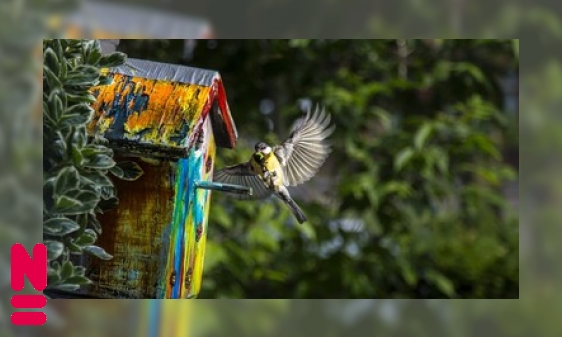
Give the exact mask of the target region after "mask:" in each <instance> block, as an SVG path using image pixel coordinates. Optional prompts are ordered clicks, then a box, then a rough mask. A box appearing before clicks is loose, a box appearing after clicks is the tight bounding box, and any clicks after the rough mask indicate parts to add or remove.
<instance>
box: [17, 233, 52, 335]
mask: <svg viewBox="0 0 562 337" xmlns="http://www.w3.org/2000/svg"><path fill="white" fill-rule="evenodd" d="M10 263H11V286H12V290H13V291H16V292H19V291H22V290H23V288H24V278H25V276H27V279H28V280H29V282H30V283H31V285H32V286H33V288H34V289H35V290H37V291H39V292H42V291H43V290H45V288H47V247H46V246H45V245H44V244H42V243H38V244H36V245H35V246H34V247H33V257H31V256H29V254H27V251H26V250H25V247H24V246H23V245H22V244H19V243H16V244H15V245H13V246H12V249H11V254H10ZM46 304H47V298H46V297H45V296H43V294H37V295H14V296H13V297H12V307H14V308H16V309H31V308H33V309H40V308H43V307H45V305H46ZM45 322H47V315H45V313H44V312H42V311H18V312H14V313H13V314H12V324H14V325H43V324H45Z"/></svg>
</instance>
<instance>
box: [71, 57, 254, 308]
mask: <svg viewBox="0 0 562 337" xmlns="http://www.w3.org/2000/svg"><path fill="white" fill-rule="evenodd" d="M106 72H107V75H108V76H110V77H111V78H112V79H113V82H112V84H110V85H106V86H101V87H98V88H95V90H94V92H93V94H94V96H96V97H97V101H96V102H95V103H94V106H93V108H94V110H95V116H94V118H93V120H92V123H91V124H90V129H89V131H90V133H91V134H99V135H103V136H104V137H105V138H107V139H108V140H109V144H110V146H111V147H112V148H113V149H114V152H115V156H116V160H117V161H120V160H124V159H126V160H133V161H135V162H137V163H138V164H139V165H140V166H141V168H142V169H143V171H144V174H143V175H142V176H141V177H140V178H139V179H138V180H135V181H123V180H118V179H115V180H114V184H115V186H116V188H117V193H118V197H119V204H118V206H117V207H116V208H115V209H113V210H111V211H108V212H106V213H105V214H102V215H100V216H98V219H99V221H100V223H101V226H102V229H103V232H102V234H101V235H100V237H99V241H98V243H97V244H98V245H99V246H101V247H102V248H104V249H105V250H106V251H107V252H108V253H109V254H111V255H113V259H111V260H109V261H102V260H99V259H93V258H92V259H88V260H87V261H86V262H84V263H85V266H86V268H87V276H88V277H89V278H90V279H91V280H92V281H93V282H94V283H93V284H92V285H89V286H86V287H84V288H82V289H81V290H80V292H81V294H82V295H85V296H88V297H96V298H193V297H196V296H197V294H198V293H199V290H200V286H201V279H202V272H203V257H204V252H205V242H206V237H207V217H208V214H209V206H210V204H209V202H210V196H211V190H212V189H218V190H225V189H226V190H228V189H230V188H234V189H236V187H232V186H224V185H220V184H214V183H212V182H211V180H212V174H213V168H214V162H215V149H216V148H217V147H226V148H233V147H234V146H235V145H236V139H237V132H236V128H235V124H234V121H233V120H232V117H231V115H230V109H229V106H228V103H227V100H226V95H225V90H224V87H223V83H222V80H221V77H220V75H219V73H217V72H216V71H210V70H203V69H196V68H190V67H186V66H180V65H172V64H163V63H156V62H150V61H145V60H138V59H128V60H127V63H126V64H125V65H123V66H120V67H116V68H112V69H109V70H107V71H106ZM239 191H240V192H241V193H251V192H250V190H249V189H244V188H242V187H241V188H240V189H239Z"/></svg>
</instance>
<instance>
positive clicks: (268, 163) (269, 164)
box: [250, 152, 283, 186]
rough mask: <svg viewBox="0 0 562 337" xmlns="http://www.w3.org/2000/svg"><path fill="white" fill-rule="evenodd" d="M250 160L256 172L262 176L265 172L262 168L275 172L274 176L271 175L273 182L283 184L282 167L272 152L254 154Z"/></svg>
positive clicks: (277, 184) (278, 184)
mask: <svg viewBox="0 0 562 337" xmlns="http://www.w3.org/2000/svg"><path fill="white" fill-rule="evenodd" d="M250 162H251V164H252V167H253V168H254V170H255V172H257V173H258V174H259V175H260V176H262V177H263V176H264V173H265V171H264V168H265V169H266V170H267V171H269V172H270V173H273V172H275V176H274V177H273V184H274V185H276V186H281V185H283V169H282V168H281V164H280V163H279V160H278V159H277V157H275V155H274V154H273V152H272V153H270V154H267V155H263V156H260V155H258V156H256V155H255V154H254V155H253V156H252V159H251V160H250Z"/></svg>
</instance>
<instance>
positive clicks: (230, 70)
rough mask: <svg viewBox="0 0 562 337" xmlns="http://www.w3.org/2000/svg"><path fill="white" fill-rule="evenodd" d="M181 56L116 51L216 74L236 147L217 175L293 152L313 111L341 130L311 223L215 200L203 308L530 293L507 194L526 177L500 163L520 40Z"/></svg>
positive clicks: (354, 43) (176, 47) (246, 48)
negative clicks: (291, 144) (235, 302)
mask: <svg viewBox="0 0 562 337" xmlns="http://www.w3.org/2000/svg"><path fill="white" fill-rule="evenodd" d="M182 48H183V44H182V43H181V42H179V41H138V40H137V41H133V40H124V41H122V42H121V46H120V50H122V51H124V52H126V53H128V54H129V56H130V57H136V58H147V59H153V60H159V61H165V62H184V63H187V64H188V65H192V66H197V67H203V68H211V69H215V70H218V71H220V73H221V75H222V76H223V79H224V82H225V86H226V90H227V96H228V100H229V104H230V107H231V110H232V114H233V117H234V120H235V122H236V124H237V127H238V129H239V134H240V140H239V145H238V146H237V148H236V149H235V150H234V151H232V150H220V151H219V161H218V164H217V166H219V167H220V166H221V165H228V164H233V163H237V162H240V161H243V160H246V159H247V158H248V156H249V154H250V153H251V149H252V148H253V146H252V145H253V143H254V142H255V141H256V140H259V139H265V140H267V141H270V142H273V143H275V142H278V141H282V140H283V139H284V137H286V136H287V135H288V131H289V128H290V126H291V123H292V121H293V120H294V119H296V118H297V117H298V116H300V115H301V114H302V111H300V109H299V106H302V105H303V104H304V105H306V103H307V102H309V103H310V102H312V103H313V104H314V103H315V102H319V103H321V104H323V105H324V106H325V107H326V109H327V110H328V111H329V112H330V113H331V114H332V116H333V122H334V123H335V124H336V125H337V129H336V132H335V134H334V135H333V136H332V138H331V142H332V143H333V149H334V151H333V153H332V155H331V157H330V158H329V160H328V162H327V163H326V165H325V167H324V168H323V169H322V170H321V172H320V173H319V174H318V177H317V178H315V179H313V180H312V181H311V182H309V183H307V184H306V185H304V187H303V188H302V189H300V190H299V191H297V192H295V196H296V199H297V201H298V202H299V204H301V205H302V206H303V209H304V210H305V212H306V213H307V215H308V217H309V219H310V221H309V223H307V224H305V225H304V226H298V225H295V224H294V223H293V220H292V218H291V217H290V216H289V212H288V211H287V210H286V209H285V208H284V207H281V206H280V204H279V203H277V202H275V200H272V201H265V202H235V201H233V200H232V199H231V198H229V197H228V196H225V195H221V194H220V193H214V194H213V200H212V206H211V215H210V227H209V228H210V231H209V241H208V244H207V254H206V260H205V264H206V265H205V274H204V280H203V291H202V293H201V297H213V298H217V297H235V298H517V297H518V295H519V286H518V284H519V276H518V275H519V248H518V238H519V234H518V216H517V214H516V212H515V210H514V209H513V205H511V204H510V203H509V202H508V200H507V197H506V195H505V193H504V192H503V187H504V186H505V185H506V183H509V182H510V181H511V182H513V181H516V180H517V168H516V167H514V165H510V164H509V163H507V162H506V160H505V159H504V155H505V154H506V153H509V152H510V150H513V149H517V147H518V137H517V136H516V135H515V136H514V132H513V130H514V129H515V130H516V127H517V116H513V115H512V114H508V113H507V112H506V111H505V110H506V109H505V107H504V92H503V91H502V88H501V86H500V84H499V80H500V79H501V78H503V77H505V76H507V75H508V74H509V73H510V71H511V72H517V69H518V56H517V55H518V53H517V52H516V50H517V48H518V47H517V44H516V43H515V42H513V41H511V40H335V41H334V40H268V41H263V40H253V41H237V40H228V41H226V40H217V41H200V42H198V43H197V46H196V47H195V49H194V50H193V58H192V59H190V60H188V61H185V60H184V61H182V59H181V57H182V55H183V53H182V52H183V49H182ZM260 106H261V107H262V108H261V109H260ZM314 180H316V182H315V181H314ZM299 195H305V197H302V198H299Z"/></svg>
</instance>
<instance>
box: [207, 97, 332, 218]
mask: <svg viewBox="0 0 562 337" xmlns="http://www.w3.org/2000/svg"><path fill="white" fill-rule="evenodd" d="M330 119H331V117H330V115H329V114H327V113H326V112H325V111H324V109H320V108H318V107H316V110H315V111H314V113H313V114H311V111H310V109H309V111H308V112H307V114H306V117H304V118H301V119H299V120H297V121H296V122H295V124H294V125H293V127H292V129H291V133H290V135H289V137H288V138H287V140H285V141H284V142H283V143H281V144H279V145H276V146H270V145H268V144H266V143H264V142H259V143H257V144H256V145H255V152H254V153H253V154H252V156H251V158H250V159H249V160H248V161H247V162H245V163H241V164H238V165H233V166H228V167H225V168H223V169H221V170H219V171H217V172H215V174H214V179H213V180H214V181H216V182H221V183H225V184H233V185H240V186H246V187H251V188H252V190H253V194H252V195H242V194H232V195H233V196H234V197H235V198H237V199H253V200H259V199H265V198H267V197H269V196H270V195H272V194H274V195H275V196H277V197H278V198H280V199H281V200H282V201H283V202H284V203H285V204H286V205H287V206H288V207H289V209H290V210H291V212H292V213H293V215H294V216H295V218H296V219H297V221H298V222H299V223H300V224H302V223H304V222H306V221H307V220H308V219H307V217H306V215H305V214H304V212H303V211H302V209H301V208H300V207H299V206H298V205H297V203H296V202H295V201H294V200H293V198H291V195H290V193H289V191H288V189H287V186H297V185H300V184H302V183H304V182H306V181H308V180H310V179H311V178H312V177H314V175H315V174H316V172H318V169H320V167H321V166H322V164H323V163H324V161H325V160H326V158H327V157H328V155H329V153H330V151H331V150H330V146H329V144H328V143H327V141H326V139H327V138H328V137H329V136H330V135H331V134H332V132H334V130H335V125H332V126H330Z"/></svg>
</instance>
